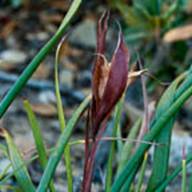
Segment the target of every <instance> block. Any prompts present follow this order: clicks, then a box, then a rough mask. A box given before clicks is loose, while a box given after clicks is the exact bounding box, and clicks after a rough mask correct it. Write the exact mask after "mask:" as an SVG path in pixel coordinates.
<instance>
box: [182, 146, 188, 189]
mask: <svg viewBox="0 0 192 192" xmlns="http://www.w3.org/2000/svg"><path fill="white" fill-rule="evenodd" d="M182 156H183V157H182V183H181V192H186V191H187V190H186V185H187V182H186V176H187V166H186V157H185V146H183V155H182Z"/></svg>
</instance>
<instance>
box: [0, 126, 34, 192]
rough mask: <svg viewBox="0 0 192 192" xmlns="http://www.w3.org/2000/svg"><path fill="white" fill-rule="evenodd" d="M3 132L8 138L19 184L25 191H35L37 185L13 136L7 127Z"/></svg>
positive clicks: (11, 158) (11, 159) (12, 162)
mask: <svg viewBox="0 0 192 192" xmlns="http://www.w3.org/2000/svg"><path fill="white" fill-rule="evenodd" d="M1 134H2V136H4V138H5V140H6V143H7V146H8V153H9V158H10V161H11V164H12V167H13V169H14V170H17V171H15V172H14V175H15V177H16V179H17V182H18V184H19V185H20V187H21V188H22V190H23V191H27V192H35V187H34V185H33V183H32V181H31V178H30V176H29V173H28V171H27V168H26V166H25V163H24V161H23V159H22V157H21V154H20V152H19V150H18V148H17V146H16V145H15V144H14V142H13V140H12V138H11V137H10V135H9V134H8V132H7V131H6V130H5V129H1Z"/></svg>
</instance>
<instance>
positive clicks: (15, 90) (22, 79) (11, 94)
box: [0, 0, 81, 118]
mask: <svg viewBox="0 0 192 192" xmlns="http://www.w3.org/2000/svg"><path fill="white" fill-rule="evenodd" d="M80 4H81V0H74V1H73V3H72V5H71V7H70V9H69V11H68V12H67V14H66V16H65V17H64V19H63V22H62V23H61V25H60V27H59V29H58V31H57V32H56V33H55V35H54V36H53V37H52V38H51V39H50V40H49V41H48V42H47V44H46V45H45V46H44V47H43V48H42V49H41V50H40V51H39V52H38V53H37V55H36V56H35V57H34V58H33V60H32V61H31V62H30V63H29V65H28V66H27V68H26V69H25V70H24V71H23V73H22V74H21V75H20V76H19V78H18V80H17V81H16V82H15V84H14V85H13V86H12V87H11V88H10V90H9V91H8V93H7V94H6V95H5V97H4V98H3V99H2V101H1V103H0V118H1V117H2V116H3V114H4V113H5V112H6V110H7V109H8V107H9V105H10V104H11V103H12V101H13V100H14V99H15V98H16V96H17V95H18V94H19V92H20V91H21V90H22V88H23V87H24V86H25V84H26V83H27V81H28V80H29V78H30V77H31V76H32V74H33V73H34V72H35V70H36V69H37V67H38V66H39V65H40V63H41V62H42V61H43V59H44V58H45V57H46V55H47V54H48V53H49V52H50V51H51V49H52V48H53V47H54V46H55V45H56V44H57V43H58V41H59V40H60V38H61V37H62V36H63V33H64V32H65V29H66V27H67V26H68V24H69V22H70V20H71V19H72V17H73V15H74V14H75V13H76V11H77V9H78V8H79V6H80Z"/></svg>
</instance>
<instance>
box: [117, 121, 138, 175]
mask: <svg viewBox="0 0 192 192" xmlns="http://www.w3.org/2000/svg"><path fill="white" fill-rule="evenodd" d="M140 127H141V118H139V119H138V120H137V121H136V122H135V124H134V125H133V127H132V128H131V130H130V133H129V135H128V137H127V141H126V142H125V144H124V145H123V148H122V150H121V153H120V159H119V166H118V171H117V175H118V174H119V173H120V172H121V170H122V169H123V167H124V166H125V164H126V162H127V161H128V159H129V158H130V155H131V152H132V149H133V147H134V145H135V144H134V143H133V142H129V141H131V140H133V139H135V138H136V136H137V133H138V131H139V128H140Z"/></svg>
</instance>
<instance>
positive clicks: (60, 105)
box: [55, 37, 73, 192]
mask: <svg viewBox="0 0 192 192" xmlns="http://www.w3.org/2000/svg"><path fill="white" fill-rule="evenodd" d="M64 39H65V37H64V38H63V39H62V40H61V41H60V43H59V45H58V47H57V51H56V56H55V94H56V98H57V111H58V118H59V124H60V128H61V131H62V132H63V131H64V129H65V114H64V110H63V103H62V99H61V94H60V89H59V77H58V76H59V75H58V64H59V56H60V50H61V47H62V45H63V41H64ZM70 153H71V152H70V145H69V144H67V146H66V148H65V150H64V159H65V166H66V173H67V186H68V191H69V192H72V191H73V175H72V166H71V154H70Z"/></svg>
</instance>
